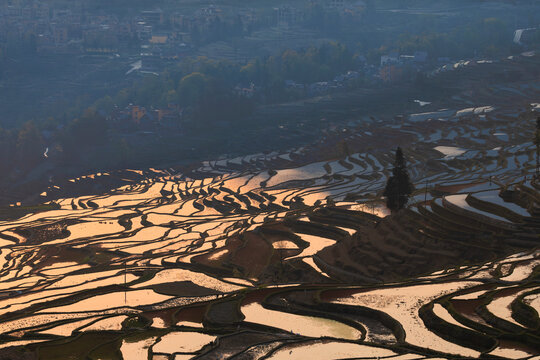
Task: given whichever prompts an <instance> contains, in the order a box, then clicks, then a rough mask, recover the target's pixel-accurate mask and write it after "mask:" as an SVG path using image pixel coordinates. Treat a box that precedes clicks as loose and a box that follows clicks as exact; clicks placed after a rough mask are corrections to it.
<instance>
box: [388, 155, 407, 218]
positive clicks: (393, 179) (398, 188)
mask: <svg viewBox="0 0 540 360" xmlns="http://www.w3.org/2000/svg"><path fill="white" fill-rule="evenodd" d="M413 190H414V186H413V184H412V183H411V180H410V179H409V174H408V173H407V165H406V161H405V158H404V157H403V151H401V148H399V147H398V148H397V150H396V160H395V162H394V169H393V170H392V176H390V178H389V179H388V182H387V183H386V188H385V189H384V194H383V195H384V196H386V206H387V207H388V208H389V209H390V210H392V211H397V210H399V209H403V208H404V207H405V205H406V204H407V202H408V201H409V196H410V195H411V194H412V192H413Z"/></svg>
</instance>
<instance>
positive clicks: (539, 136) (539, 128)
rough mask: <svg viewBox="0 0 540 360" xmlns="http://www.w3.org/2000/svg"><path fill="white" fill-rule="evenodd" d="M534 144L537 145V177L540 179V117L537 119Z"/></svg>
mask: <svg viewBox="0 0 540 360" xmlns="http://www.w3.org/2000/svg"><path fill="white" fill-rule="evenodd" d="M534 144H535V145H536V177H537V178H540V116H539V117H537V118H536V133H535V135H534Z"/></svg>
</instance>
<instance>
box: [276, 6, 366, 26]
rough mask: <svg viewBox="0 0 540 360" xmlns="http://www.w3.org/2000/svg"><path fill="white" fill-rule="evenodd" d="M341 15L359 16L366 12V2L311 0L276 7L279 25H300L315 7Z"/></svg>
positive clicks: (277, 23)
mask: <svg viewBox="0 0 540 360" xmlns="http://www.w3.org/2000/svg"><path fill="white" fill-rule="evenodd" d="M315 8H319V9H320V10H322V11H323V12H324V13H331V14H335V15H338V16H341V17H349V18H359V17H361V16H362V15H363V14H364V11H365V9H366V3H365V2H364V1H362V0H309V1H307V2H306V3H305V6H304V7H294V6H289V5H283V6H280V7H276V8H274V21H275V24H276V25H277V26H278V27H284V28H288V27H291V26H295V25H299V24H301V23H302V22H304V21H305V20H306V16H307V15H308V13H309V12H311V11H313V9H315Z"/></svg>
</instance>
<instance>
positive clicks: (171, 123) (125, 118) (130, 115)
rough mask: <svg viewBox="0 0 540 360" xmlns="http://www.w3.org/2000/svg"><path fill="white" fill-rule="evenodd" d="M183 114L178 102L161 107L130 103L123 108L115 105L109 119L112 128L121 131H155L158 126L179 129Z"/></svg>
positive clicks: (173, 129)
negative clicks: (151, 107)
mask: <svg viewBox="0 0 540 360" xmlns="http://www.w3.org/2000/svg"><path fill="white" fill-rule="evenodd" d="M183 114H184V111H183V109H182V108H181V107H180V106H178V105H176V104H169V105H168V106H167V107H165V108H160V109H146V108H145V107H143V106H138V105H133V104H130V105H128V106H126V107H125V108H123V109H121V108H119V107H115V109H113V111H111V113H110V114H108V116H107V121H108V123H109V125H110V127H111V128H114V129H116V130H118V131H121V132H133V131H154V130H156V129H158V128H161V129H165V130H167V131H179V130H181V124H182V118H183Z"/></svg>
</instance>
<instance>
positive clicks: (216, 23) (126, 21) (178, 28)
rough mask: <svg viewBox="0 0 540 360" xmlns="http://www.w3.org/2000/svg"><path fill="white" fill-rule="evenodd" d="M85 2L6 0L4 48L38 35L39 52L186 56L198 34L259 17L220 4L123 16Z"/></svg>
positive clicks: (0, 41)
mask: <svg viewBox="0 0 540 360" xmlns="http://www.w3.org/2000/svg"><path fill="white" fill-rule="evenodd" d="M84 4H85V3H84V1H73V2H72V3H71V4H70V5H69V7H63V8H55V7H53V6H51V5H49V3H48V2H46V1H44V0H10V1H6V2H2V3H0V49H1V48H4V47H5V46H6V45H7V44H8V43H9V42H20V41H24V40H25V39H32V41H31V42H32V44H33V45H34V46H35V50H37V51H38V52H53V53H104V54H107V53H113V54H115V53H118V52H121V51H124V50H128V49H132V50H137V51H138V49H139V46H141V45H142V46H144V48H143V49H146V50H145V51H146V52H155V51H159V52H160V54H161V53H163V55H164V56H169V57H174V56H178V55H183V54H184V53H185V52H186V48H187V47H189V45H191V43H192V42H193V41H194V38H205V37H210V38H211V35H212V33H213V34H214V35H216V36H217V35H221V33H222V32H223V29H224V27H226V26H228V27H229V28H233V27H236V28H238V29H240V31H242V30H245V29H247V28H249V27H250V26H252V24H253V23H255V22H256V21H257V19H258V18H257V15H256V14H255V12H254V11H252V10H248V9H244V10H238V11H235V12H234V14H225V12H224V11H223V10H222V9H220V8H218V7H215V6H208V7H204V8H200V9H198V10H197V11H195V12H192V13H190V14H184V13H180V12H172V13H170V12H165V11H163V10H161V9H153V10H146V11H141V12H139V13H138V14H136V15H134V16H132V17H129V18H123V19H122V20H120V19H119V18H118V17H117V16H115V15H112V14H100V13H95V12H91V11H88V10H87V9H86V8H85V5H84Z"/></svg>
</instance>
